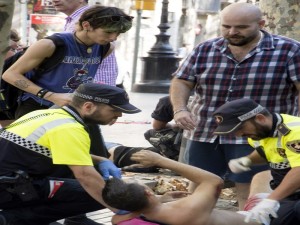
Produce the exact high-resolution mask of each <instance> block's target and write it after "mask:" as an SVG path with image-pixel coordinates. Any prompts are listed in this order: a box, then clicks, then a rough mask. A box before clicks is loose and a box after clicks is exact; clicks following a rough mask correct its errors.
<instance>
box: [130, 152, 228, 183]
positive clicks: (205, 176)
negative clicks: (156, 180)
mask: <svg viewBox="0 0 300 225" xmlns="http://www.w3.org/2000/svg"><path fill="white" fill-rule="evenodd" d="M131 159H132V160H133V161H137V162H139V163H140V164H142V165H143V166H146V167H149V166H158V167H161V168H165V169H170V170H172V171H174V172H176V173H178V174H180V175H181V176H183V177H185V178H187V179H189V180H190V181H193V182H194V183H196V184H197V186H198V185H200V184H201V183H203V182H208V183H213V184H215V185H216V186H218V185H219V186H220V187H221V186H222V184H223V181H222V179H221V178H220V177H218V176H216V175H214V174H212V173H209V172H207V171H205V170H202V169H200V168H197V167H194V166H190V165H187V164H183V163H180V162H177V161H174V160H171V159H168V158H166V157H163V156H161V155H159V154H157V153H155V152H151V151H147V150H141V151H139V152H137V153H134V154H133V155H132V156H131Z"/></svg>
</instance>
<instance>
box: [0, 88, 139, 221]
mask: <svg viewBox="0 0 300 225" xmlns="http://www.w3.org/2000/svg"><path fill="white" fill-rule="evenodd" d="M122 112H124V113H137V112H140V110H139V109H138V108H136V107H135V106H133V105H131V104H130V103H129V99H128V95H127V93H126V92H125V91H124V90H123V89H120V88H117V87H112V86H108V85H104V84H94V83H88V84H82V85H80V86H79V87H78V88H77V89H76V91H75V92H74V94H73V97H72V101H71V103H70V105H68V106H64V107H62V108H59V109H45V110H38V111H34V112H31V113H28V114H26V115H25V116H23V117H21V118H20V119H18V120H16V121H15V122H14V123H12V124H11V125H9V126H8V127H6V128H5V129H2V130H1V131H0V137H1V139H0V145H1V151H0V196H1V198H0V209H1V210H2V211H1V212H0V224H10V225H14V224H15V225H20V224H26V225H37V224H39V225H45V224H49V223H51V222H53V221H57V220H59V219H63V218H66V217H70V216H74V215H78V214H82V213H87V212H91V211H95V210H99V209H103V208H105V207H106V205H105V203H104V202H103V200H102V197H101V192H102V189H103V187H104V180H103V178H102V176H101V175H100V174H99V172H98V171H97V170H96V169H95V167H94V165H96V168H99V169H100V172H102V173H105V175H107V173H111V175H113V176H115V177H120V171H119V169H118V168H117V167H116V166H114V165H113V164H112V163H111V162H110V161H108V160H107V159H106V158H103V157H99V156H94V155H90V144H91V143H90V142H91V141H90V138H89V130H88V126H87V124H101V125H107V124H110V123H112V122H113V121H115V120H116V119H117V118H118V117H121V116H122Z"/></svg>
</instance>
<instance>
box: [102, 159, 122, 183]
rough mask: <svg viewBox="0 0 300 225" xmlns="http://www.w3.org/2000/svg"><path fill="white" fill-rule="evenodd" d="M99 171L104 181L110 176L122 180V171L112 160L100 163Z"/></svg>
mask: <svg viewBox="0 0 300 225" xmlns="http://www.w3.org/2000/svg"><path fill="white" fill-rule="evenodd" d="M98 169H99V172H100V173H101V175H102V177H103V179H104V180H108V179H109V176H112V177H115V178H119V179H121V178H122V173H121V169H120V168H118V167H116V165H115V164H114V163H113V162H112V161H110V160H103V161H101V162H99V163H98Z"/></svg>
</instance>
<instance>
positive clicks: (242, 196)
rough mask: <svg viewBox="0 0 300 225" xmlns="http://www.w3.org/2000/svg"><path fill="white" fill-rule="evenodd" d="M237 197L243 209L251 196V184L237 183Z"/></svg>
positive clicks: (240, 208)
mask: <svg viewBox="0 0 300 225" xmlns="http://www.w3.org/2000/svg"><path fill="white" fill-rule="evenodd" d="M235 188H236V197H237V201H238V204H239V210H243V208H244V205H245V203H246V201H247V199H248V196H249V190H250V184H249V183H235Z"/></svg>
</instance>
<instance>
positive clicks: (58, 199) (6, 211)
mask: <svg viewBox="0 0 300 225" xmlns="http://www.w3.org/2000/svg"><path fill="white" fill-rule="evenodd" d="M50 181H63V184H62V185H61V186H60V188H59V189H58V190H57V191H56V192H55V194H53V196H50V197H49V193H50ZM32 183H33V185H34V187H35V190H36V191H37V193H38V198H37V199H35V200H31V201H26V202H25V201H22V200H21V199H20V198H19V197H18V195H16V194H11V193H10V192H8V191H6V190H4V189H3V186H2V187H1V185H0V190H1V191H0V196H1V198H0V209H2V211H1V212H0V213H1V214H3V215H4V216H7V217H9V218H13V221H15V220H16V221H15V223H14V224H18V225H37V224H38V225H46V224H49V223H51V222H54V221H57V220H60V219H63V218H67V217H71V216H75V215H78V214H84V213H88V212H92V211H96V210H100V209H104V208H105V207H104V206H102V205H101V204H100V203H99V202H97V201H96V200H94V199H93V198H92V197H91V196H90V195H89V194H88V193H87V192H86V191H85V190H84V189H83V188H82V187H81V185H80V184H79V182H78V181H77V180H75V179H65V178H50V177H47V178H44V179H38V180H34V181H32ZM51 190H53V189H51Z"/></svg>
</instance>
